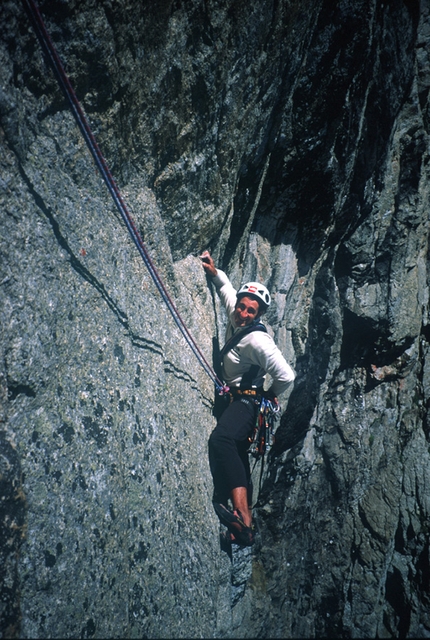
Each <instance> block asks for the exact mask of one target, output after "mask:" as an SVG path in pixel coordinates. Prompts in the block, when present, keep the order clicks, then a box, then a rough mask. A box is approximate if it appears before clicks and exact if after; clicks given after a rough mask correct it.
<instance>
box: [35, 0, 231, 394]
mask: <svg viewBox="0 0 430 640" xmlns="http://www.w3.org/2000/svg"><path fill="white" fill-rule="evenodd" d="M23 3H24V6H25V8H26V9H27V11H28V13H29V15H30V17H31V19H32V21H33V24H34V27H35V31H36V34H37V36H38V38H39V41H40V43H41V45H42V48H43V49H44V51H45V53H46V54H47V56H48V59H49V62H50V64H51V66H52V68H53V70H54V73H55V75H56V77H57V80H58V82H59V85H60V86H61V88H62V90H63V92H64V94H65V96H66V98H67V100H68V102H69V104H70V107H71V110H72V113H73V116H74V118H75V120H76V122H77V124H78V126H79V128H80V130H81V132H82V135H83V137H84V139H85V142H86V143H87V145H88V148H89V150H90V152H91V154H92V156H93V158H94V160H95V163H96V165H97V167H98V169H99V171H100V173H101V175H102V177H103V179H104V181H105V183H106V185H107V187H108V189H109V192H110V194H111V196H112V198H113V201H114V202H115V205H116V207H117V209H118V211H119V213H120V215H121V217H122V219H123V221H124V223H125V225H126V227H127V229H128V231H129V233H130V235H131V237H132V239H133V242H134V243H135V245H136V247H137V249H138V251H139V253H140V255H141V257H142V259H143V261H144V263H145V265H146V267H147V269H148V271H149V273H150V275H151V277H152V279H153V281H154V283H155V285H156V287H157V289H158V291H159V293H160V294H161V297H162V298H163V300H164V302H165V303H166V305H167V308H168V309H169V311H170V313H171V315H172V317H173V319H174V321H175V322H176V324H177V326H178V328H179V330H180V331H181V333H182V335H183V336H184V338H185V340H186V342H187V343H188V345H189V347H190V348H191V350H192V351H193V353H194V355H195V356H196V358H197V360H198V361H199V363H200V365H201V366H202V367H203V369H204V370H205V372H206V373H207V375H208V376H209V377H210V378H211V380H212V381H213V382H214V383H215V387H216V389H217V391H218V393H219V394H220V395H223V394H225V393H227V391H228V387H227V386H226V385H225V384H224V383H223V382H222V380H221V379H220V378H219V377H218V376H217V374H216V373H215V371H214V369H213V368H212V367H211V365H210V364H209V362H208V361H207V360H206V358H205V356H204V355H203V353H202V351H201V350H200V348H199V347H198V345H197V344H196V342H195V340H194V338H193V337H192V335H191V334H190V332H189V331H188V329H187V327H186V326H185V324H184V321H183V320H182V318H181V316H180V315H179V312H178V310H177V309H176V306H175V305H174V303H173V300H172V298H171V297H170V295H169V293H168V291H167V290H166V288H165V286H164V283H163V281H162V280H161V278H160V275H159V274H158V272H157V270H156V268H155V266H154V263H153V262H152V259H151V257H150V256H149V254H148V251H147V249H146V247H145V244H144V242H143V240H142V237H141V235H140V233H139V232H138V230H137V228H136V225H135V223H134V221H133V218H132V217H131V215H130V212H129V211H128V209H127V207H126V204H125V202H124V200H123V199H122V196H121V193H120V191H119V189H118V187H117V185H116V183H115V180H114V179H113V176H112V174H111V172H110V170H109V167H108V166H107V164H106V160H105V158H104V156H103V155H102V153H101V151H100V149H99V146H98V144H97V142H96V139H95V138H94V135H93V132H92V131H91V128H90V126H89V124H88V121H87V119H86V117H85V115H84V112H83V110H82V108H81V105H80V104H79V101H78V98H77V96H76V93H75V91H74V89H73V87H72V85H71V84H70V80H69V78H68V76H67V74H66V72H65V70H64V67H63V65H62V63H61V60H60V58H59V56H58V54H57V51H56V49H55V46H54V44H53V43H52V40H51V38H50V36H49V34H48V31H47V29H46V27H45V24H44V21H43V18H42V16H41V14H40V11H39V9H38V7H37V5H36V3H35V2H34V0H23Z"/></svg>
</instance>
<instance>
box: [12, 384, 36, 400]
mask: <svg viewBox="0 0 430 640" xmlns="http://www.w3.org/2000/svg"><path fill="white" fill-rule="evenodd" d="M7 389H8V392H7V397H8V400H10V401H12V400H15V398H17V397H18V396H19V395H25V396H27V397H28V398H35V397H36V392H35V391H34V389H32V388H31V387H30V386H29V385H28V384H15V385H13V384H10V385H8V388H7Z"/></svg>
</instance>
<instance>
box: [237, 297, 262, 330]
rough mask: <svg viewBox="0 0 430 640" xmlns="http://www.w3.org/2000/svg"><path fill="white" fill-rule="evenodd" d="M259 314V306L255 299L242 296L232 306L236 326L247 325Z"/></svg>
mask: <svg viewBox="0 0 430 640" xmlns="http://www.w3.org/2000/svg"><path fill="white" fill-rule="evenodd" d="M259 316H260V308H259V305H258V302H257V300H254V299H253V298H249V297H248V296H242V297H241V298H239V300H238V301H237V302H236V306H235V308H234V322H235V325H236V327H247V326H248V325H249V324H251V322H254V320H256V319H257V318H259Z"/></svg>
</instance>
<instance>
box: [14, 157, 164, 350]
mask: <svg viewBox="0 0 430 640" xmlns="http://www.w3.org/2000/svg"><path fill="white" fill-rule="evenodd" d="M18 166H19V171H20V174H21V177H22V179H23V180H24V182H25V184H26V185H27V188H28V190H29V192H30V193H31V195H32V196H33V198H34V201H35V203H36V205H37V206H38V208H39V209H40V211H41V212H42V213H43V214H44V216H45V217H46V218H47V220H48V222H49V223H50V225H51V228H52V231H53V233H54V236H55V238H56V240H57V242H58V244H59V245H60V247H61V248H62V249H64V251H66V252H67V254H68V256H69V260H70V265H71V267H72V268H73V269H74V270H75V271H76V273H77V274H78V275H79V276H80V277H81V278H83V279H84V280H86V281H87V282H88V283H89V284H90V285H91V286H92V287H94V289H96V291H97V292H98V293H99V294H100V295H101V297H102V298H103V300H104V301H105V302H106V304H107V305H108V307H109V308H110V309H111V310H112V311H113V312H114V314H115V315H116V317H117V319H118V320H119V322H120V323H121V325H122V326H123V327H124V328H125V329H126V330H127V333H128V334H129V336H130V337H131V340H132V343H133V344H134V345H135V346H137V347H139V348H141V349H142V348H143V349H149V350H151V351H153V352H154V353H157V354H158V355H160V356H163V349H162V347H161V345H159V344H157V343H156V342H153V341H152V340H147V339H146V338H142V337H140V336H139V335H137V334H135V333H134V332H133V331H132V329H131V327H130V324H129V321H128V317H127V314H126V313H124V311H122V310H121V309H120V308H119V307H118V305H117V303H116V302H115V301H114V300H113V299H112V297H111V296H110V295H109V293H108V292H107V291H106V288H105V286H104V285H103V284H102V283H101V282H99V281H98V280H97V278H95V277H94V276H93V274H92V273H91V272H90V271H89V270H88V269H87V268H86V267H85V266H84V265H83V264H82V262H80V261H79V260H78V258H77V257H76V256H75V254H74V253H73V251H72V249H71V247H70V246H69V244H68V242H67V240H66V238H65V237H64V236H63V234H62V233H61V230H60V226H59V224H58V222H57V220H56V219H55V217H54V214H53V212H52V210H51V208H50V207H49V206H48V205H46V203H45V202H44V200H43V198H42V196H41V195H40V194H39V193H37V191H36V190H35V188H34V186H33V184H32V183H31V181H30V179H29V178H28V176H27V174H26V173H25V171H24V169H23V167H22V166H21V165H20V164H18Z"/></svg>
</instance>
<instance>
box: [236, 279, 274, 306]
mask: <svg viewBox="0 0 430 640" xmlns="http://www.w3.org/2000/svg"><path fill="white" fill-rule="evenodd" d="M247 295H250V296H254V297H255V298H257V299H258V301H259V302H262V303H263V305H264V309H263V310H264V311H265V310H266V309H267V307H268V306H269V304H270V302H271V297H270V293H269V291H268V290H267V289H266V287H265V286H264V284H260V283H259V282H247V283H246V284H243V285H242V286H241V287H240V289H239V291H238V292H237V298H238V299H239V298H241V297H242V296H247Z"/></svg>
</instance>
